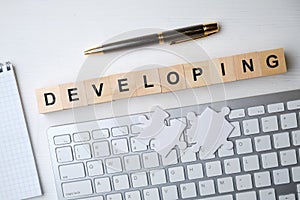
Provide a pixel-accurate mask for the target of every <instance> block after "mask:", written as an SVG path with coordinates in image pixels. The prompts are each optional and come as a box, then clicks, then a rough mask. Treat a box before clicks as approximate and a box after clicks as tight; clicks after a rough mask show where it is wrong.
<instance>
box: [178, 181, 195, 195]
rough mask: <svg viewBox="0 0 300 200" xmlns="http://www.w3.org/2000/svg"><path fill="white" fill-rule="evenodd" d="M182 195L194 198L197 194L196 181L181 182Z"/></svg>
mask: <svg viewBox="0 0 300 200" xmlns="http://www.w3.org/2000/svg"><path fill="white" fill-rule="evenodd" d="M180 190H181V197H182V198H184V199H185V198H193V197H196V196H197V192H196V186H195V183H184V184H180Z"/></svg>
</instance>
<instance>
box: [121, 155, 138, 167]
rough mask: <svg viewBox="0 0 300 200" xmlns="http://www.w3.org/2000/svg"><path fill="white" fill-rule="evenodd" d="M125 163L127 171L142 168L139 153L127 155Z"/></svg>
mask: <svg viewBox="0 0 300 200" xmlns="http://www.w3.org/2000/svg"><path fill="white" fill-rule="evenodd" d="M124 165H125V170H126V171H132V170H138V169H141V162H140V157H139V155H131V156H125V157H124Z"/></svg>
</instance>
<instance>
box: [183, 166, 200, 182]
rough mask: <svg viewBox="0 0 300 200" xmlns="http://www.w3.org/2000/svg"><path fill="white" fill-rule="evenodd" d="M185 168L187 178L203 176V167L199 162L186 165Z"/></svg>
mask: <svg viewBox="0 0 300 200" xmlns="http://www.w3.org/2000/svg"><path fill="white" fill-rule="evenodd" d="M186 168H187V173H188V178H189V179H190V180H192V179H198V178H203V169H202V164H201V163H197V164H193V165H187V166H186Z"/></svg>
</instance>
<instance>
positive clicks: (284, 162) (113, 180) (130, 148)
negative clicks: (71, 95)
mask: <svg viewBox="0 0 300 200" xmlns="http://www.w3.org/2000/svg"><path fill="white" fill-rule="evenodd" d="M208 106H209V107H210V108H212V109H214V110H215V111H217V112H219V111H221V109H222V108H223V107H225V106H226V107H229V108H230V110H231V112H230V114H229V115H228V116H226V119H227V120H228V121H229V122H230V123H231V125H232V126H233V127H234V129H233V131H232V132H231V134H230V136H229V138H228V140H229V141H231V142H232V144H233V148H223V147H222V146H221V147H220V148H219V149H218V150H217V152H216V153H214V154H213V156H210V157H206V158H202V157H201V155H200V154H199V152H196V153H194V152H193V151H190V150H189V147H187V149H186V150H184V151H183V150H180V149H178V148H177V147H175V148H174V149H172V150H171V151H170V153H169V154H168V156H167V157H162V156H160V155H159V154H158V153H157V152H155V151H154V150H153V149H151V147H149V145H144V144H142V143H139V142H138V141H137V140H136V137H137V136H138V135H139V133H140V131H141V129H140V126H139V123H140V122H139V117H140V116H141V115H148V116H149V114H150V113H140V114H134V115H128V116H121V117H114V118H108V119H100V120H95V121H88V122H82V123H75V124H67V125H60V126H56V127H50V128H49V129H48V140H49V144H50V145H49V148H50V153H51V159H52V166H53V172H54V176H55V181H56V189H57V194H58V199H86V200H96V199H97V200H104V199H107V200H139V199H141V200H156V199H164V200H174V199H204V200H234V199H236V200H256V199H257V200H259V199H260V200H294V199H300V165H299V160H300V152H299V151H300V149H299V147H300V128H299V126H300V124H299V121H300V117H299V115H300V113H299V112H300V90H296V91H288V92H283V93H276V94H267V95H262V96H255V97H247V98H242V99H234V100H228V101H224V102H215V103H210V104H202V105H193V106H187V107H180V108H173V109H167V110H166V111H167V112H168V113H169V114H170V117H169V118H168V120H167V121H168V123H170V121H171V120H172V119H181V120H186V115H187V113H189V112H194V113H196V114H198V115H199V114H201V112H202V111H204V110H205V108H207V107H208ZM184 134H185V133H184ZM120 149H121V150H120Z"/></svg>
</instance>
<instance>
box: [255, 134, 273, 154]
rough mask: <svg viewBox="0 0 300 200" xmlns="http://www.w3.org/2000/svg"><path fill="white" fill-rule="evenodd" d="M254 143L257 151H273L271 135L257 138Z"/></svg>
mask: <svg viewBox="0 0 300 200" xmlns="http://www.w3.org/2000/svg"><path fill="white" fill-rule="evenodd" d="M254 141H255V150H256V151H267V150H271V139H270V136H269V135H264V136H259V137H255V138H254Z"/></svg>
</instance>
